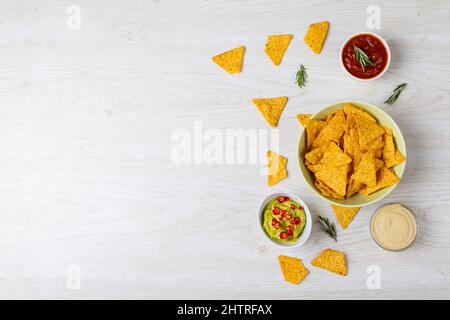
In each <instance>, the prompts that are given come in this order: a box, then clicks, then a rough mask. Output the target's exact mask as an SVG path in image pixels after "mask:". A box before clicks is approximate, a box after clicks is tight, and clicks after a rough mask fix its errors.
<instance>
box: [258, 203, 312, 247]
mask: <svg viewBox="0 0 450 320" xmlns="http://www.w3.org/2000/svg"><path fill="white" fill-rule="evenodd" d="M263 219H264V221H263V228H264V230H265V231H266V233H267V235H268V236H269V237H270V238H272V239H273V240H275V241H278V242H283V243H289V242H296V241H297V239H298V237H300V235H301V234H302V232H303V229H304V228H305V223H306V215H305V211H303V207H302V206H301V205H300V204H299V203H298V202H295V201H294V200H292V199H290V198H289V197H285V196H278V197H276V198H274V199H272V200H270V202H269V203H268V204H267V205H266V207H265V208H264V214H263Z"/></svg>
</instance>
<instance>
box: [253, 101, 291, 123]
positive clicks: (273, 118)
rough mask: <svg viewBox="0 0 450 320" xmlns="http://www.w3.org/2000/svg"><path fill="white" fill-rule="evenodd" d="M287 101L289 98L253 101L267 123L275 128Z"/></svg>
mask: <svg viewBox="0 0 450 320" xmlns="http://www.w3.org/2000/svg"><path fill="white" fill-rule="evenodd" d="M287 100H288V98H287V97H277V98H266V99H253V104H254V105H255V106H256V107H257V108H258V110H259V112H261V114H262V115H263V117H264V118H265V119H266V121H267V123H269V125H270V126H271V127H272V128H273V127H276V126H277V124H278V120H280V117H281V113H282V112H283V110H284V107H285V106H286V102H287Z"/></svg>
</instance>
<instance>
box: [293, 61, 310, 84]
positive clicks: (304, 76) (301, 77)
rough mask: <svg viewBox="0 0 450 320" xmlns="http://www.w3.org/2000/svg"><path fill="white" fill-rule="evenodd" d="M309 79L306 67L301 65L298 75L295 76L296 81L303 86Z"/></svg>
mask: <svg viewBox="0 0 450 320" xmlns="http://www.w3.org/2000/svg"><path fill="white" fill-rule="evenodd" d="M307 79H308V74H307V73H306V68H305V67H304V66H303V65H301V66H300V69H299V70H298V71H297V75H296V76H295V83H296V84H297V85H298V86H299V87H300V88H303V87H304V86H305V83H306V80H307Z"/></svg>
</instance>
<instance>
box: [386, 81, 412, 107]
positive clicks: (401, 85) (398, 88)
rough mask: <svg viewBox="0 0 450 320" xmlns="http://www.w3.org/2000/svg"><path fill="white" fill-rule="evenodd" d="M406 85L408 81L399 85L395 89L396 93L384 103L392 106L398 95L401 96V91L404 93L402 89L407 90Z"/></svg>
mask: <svg viewBox="0 0 450 320" xmlns="http://www.w3.org/2000/svg"><path fill="white" fill-rule="evenodd" d="M406 85H407V84H406V83H402V84H400V85H398V86H397V87H396V88H395V89H394V93H393V94H392V95H391V96H390V97H389V98H388V99H387V100H386V101H385V102H384V103H385V104H387V105H388V106H392V105H393V104H394V102H395V101H397V99H398V97H399V96H400V93H402V91H403V90H405V88H406Z"/></svg>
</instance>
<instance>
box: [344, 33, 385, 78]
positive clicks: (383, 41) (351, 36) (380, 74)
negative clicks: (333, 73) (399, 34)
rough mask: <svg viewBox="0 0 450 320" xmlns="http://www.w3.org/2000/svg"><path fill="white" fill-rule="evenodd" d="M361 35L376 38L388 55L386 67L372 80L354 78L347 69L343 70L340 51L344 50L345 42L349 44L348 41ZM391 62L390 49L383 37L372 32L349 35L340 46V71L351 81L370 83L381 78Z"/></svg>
mask: <svg viewBox="0 0 450 320" xmlns="http://www.w3.org/2000/svg"><path fill="white" fill-rule="evenodd" d="M361 34H370V35H371V36H373V37H376V38H378V39H379V40H380V41H381V43H382V44H383V45H384V47H385V48H386V51H387V54H388V61H387V63H386V67H385V68H384V70H383V71H381V72H380V73H379V74H378V75H377V76H375V77H373V78H368V79H361V78H358V77H356V76H354V75H353V74H351V73H350V72H349V71H348V70H347V68H345V66H344V62H343V61H342V51H343V50H344V47H345V45H346V44H347V42H349V41H350V39H352V38H354V37H356V36H358V35H361ZM391 60H392V55H391V49H390V48H389V45H388V43H387V42H386V40H384V39H383V37H381V36H380V35H378V34H376V33H373V32H369V31H366V32H358V33H354V34H352V35H350V36H349V37H348V38H347V39H345V41H344V43H343V44H342V46H341V50H339V61H340V62H341V67H342V69H344V71H345V73H347V74H348V75H349V76H350V77H352V78H353V79H357V80H360V81H372V80H375V79H378V78H379V77H381V76H382V75H383V74H384V73H385V72H386V71H387V69H389V66H390V65H391Z"/></svg>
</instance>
